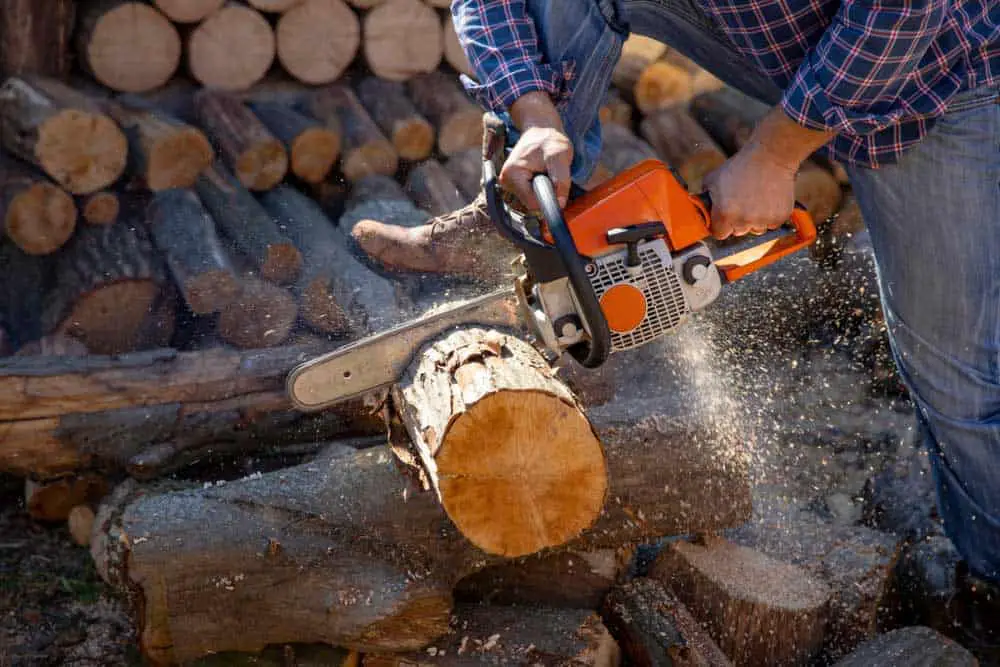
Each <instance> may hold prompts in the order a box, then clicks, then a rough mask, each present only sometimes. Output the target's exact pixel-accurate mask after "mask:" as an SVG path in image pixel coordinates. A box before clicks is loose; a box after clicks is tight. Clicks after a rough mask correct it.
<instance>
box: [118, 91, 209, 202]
mask: <svg viewBox="0 0 1000 667" xmlns="http://www.w3.org/2000/svg"><path fill="white" fill-rule="evenodd" d="M105 108H106V109H107V111H108V115H109V116H111V117H112V118H113V119H114V120H115V122H117V123H118V125H119V127H121V128H122V130H123V131H124V132H125V136H126V137H127V138H128V144H129V168H130V170H131V172H132V173H133V174H135V175H136V176H138V177H139V178H140V179H141V181H142V183H143V184H144V185H145V187H146V188H148V189H150V190H153V191H159V190H168V189H170V188H189V187H191V186H192V185H193V184H194V182H195V180H196V179H197V178H198V175H199V174H200V173H201V172H202V171H204V170H205V169H207V168H208V166H209V165H210V164H211V163H212V159H213V157H214V153H213V150H212V145H211V144H210V143H209V141H208V137H206V136H205V133H204V132H202V131H201V130H200V129H198V128H197V127H194V126H192V125H188V124H186V123H184V122H182V121H180V120H179V119H177V118H174V117H173V116H170V115H169V114H166V113H164V112H161V111H158V110H155V109H154V108H152V107H151V106H150V105H146V104H139V103H138V102H135V103H131V104H130V103H129V101H128V100H127V99H126V101H125V102H124V103H108V104H106V105H105Z"/></svg>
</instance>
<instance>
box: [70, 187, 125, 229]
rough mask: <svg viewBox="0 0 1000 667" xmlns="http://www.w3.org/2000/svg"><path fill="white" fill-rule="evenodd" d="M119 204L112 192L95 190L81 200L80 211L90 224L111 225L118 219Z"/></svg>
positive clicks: (116, 196)
mask: <svg viewBox="0 0 1000 667" xmlns="http://www.w3.org/2000/svg"><path fill="white" fill-rule="evenodd" d="M120 210H121V205H120V204H119V202H118V195H116V194H114V193H113V192H95V193H94V194H92V195H90V196H89V197H87V198H86V199H85V200H84V201H83V205H82V206H81V210H80V212H81V213H82V214H83V219H84V220H85V221H86V222H87V223H88V224H91V225H112V224H114V223H115V221H117V220H118V213H119V211H120Z"/></svg>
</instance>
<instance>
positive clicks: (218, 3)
mask: <svg viewBox="0 0 1000 667" xmlns="http://www.w3.org/2000/svg"><path fill="white" fill-rule="evenodd" d="M153 2H154V4H155V5H156V7H157V9H159V10H160V11H161V12H163V14H164V15H165V16H166V17H167V18H169V19H170V20H171V21H173V22H174V23H199V22H201V21H202V20H204V19H205V18H207V17H208V16H209V15H210V14H212V13H213V12H216V11H218V10H219V9H220V8H221V7H222V6H223V5H224V4H225V3H226V0H153Z"/></svg>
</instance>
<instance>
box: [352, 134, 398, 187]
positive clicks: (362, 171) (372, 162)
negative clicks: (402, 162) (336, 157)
mask: <svg viewBox="0 0 1000 667" xmlns="http://www.w3.org/2000/svg"><path fill="white" fill-rule="evenodd" d="M340 168H341V171H343V172H344V176H345V177H346V178H347V180H349V181H352V182H357V181H360V180H361V179H362V178H364V177H365V176H371V175H374V174H381V175H384V176H392V175H394V174H395V173H396V170H397V169H398V168H399V154H398V153H397V152H396V149H395V148H393V146H392V144H390V143H389V142H388V141H378V140H376V141H372V142H368V143H365V144H362V145H360V146H358V147H357V148H356V149H354V150H352V151H348V152H347V153H345V154H344V157H343V160H342V162H341V167H340Z"/></svg>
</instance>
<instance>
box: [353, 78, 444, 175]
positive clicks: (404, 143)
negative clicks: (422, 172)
mask: <svg viewBox="0 0 1000 667" xmlns="http://www.w3.org/2000/svg"><path fill="white" fill-rule="evenodd" d="M357 95H358V99H359V100H361V103H362V104H363V105H364V107H365V109H366V110H367V111H368V113H369V114H371V117H372V119H373V120H374V121H375V122H376V123H377V124H378V126H379V128H380V129H381V130H382V132H383V134H384V135H385V136H386V137H387V138H388V139H389V140H390V141H391V142H392V144H393V146H394V147H395V148H396V152H397V153H398V154H399V157H401V158H403V159H404V160H413V161H416V160H423V159H426V158H427V157H428V156H429V155H430V154H431V151H432V150H434V143H435V136H436V135H435V131H434V126H433V125H431V124H430V122H428V120H427V119H426V118H424V117H423V116H422V115H420V112H419V111H417V109H416V107H415V106H413V102H411V101H410V98H409V97H407V95H406V88H405V86H404V85H403V84H402V83H400V82H398V81H388V80H385V79H380V78H378V77H367V78H365V79H364V80H363V81H362V82H361V83H360V84H358V87H357Z"/></svg>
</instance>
